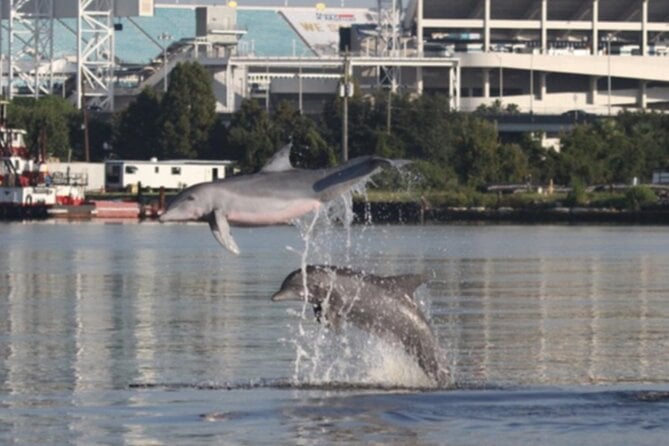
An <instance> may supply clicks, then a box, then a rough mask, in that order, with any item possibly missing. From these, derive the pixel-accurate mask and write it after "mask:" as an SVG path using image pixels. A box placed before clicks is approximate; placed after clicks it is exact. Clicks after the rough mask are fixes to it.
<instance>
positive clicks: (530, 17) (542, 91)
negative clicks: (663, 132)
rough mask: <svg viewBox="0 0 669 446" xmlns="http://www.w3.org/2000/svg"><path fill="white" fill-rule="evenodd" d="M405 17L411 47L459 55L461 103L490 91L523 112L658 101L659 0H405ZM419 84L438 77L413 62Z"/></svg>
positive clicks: (668, 68) (663, 93)
mask: <svg viewBox="0 0 669 446" xmlns="http://www.w3.org/2000/svg"><path fill="white" fill-rule="evenodd" d="M403 25H404V27H405V28H406V29H411V30H412V32H413V34H414V36H415V38H416V42H417V45H416V46H417V48H424V47H425V46H426V45H431V46H434V45H435V44H441V45H443V46H444V48H445V49H447V51H449V52H450V53H451V54H452V55H453V56H454V57H455V58H457V59H458V61H459V66H460V69H461V71H460V76H461V78H460V94H461V98H460V108H461V110H464V111H467V110H474V109H476V108H477V107H478V106H479V105H481V104H490V103H491V102H493V101H494V100H496V99H499V100H501V101H502V103H503V104H517V105H518V106H519V108H520V110H521V111H523V112H533V113H538V114H560V113H564V112H566V111H570V110H584V111H587V112H590V113H596V114H616V113H617V112H618V111H620V110H622V109H630V108H631V109H637V108H642V109H645V108H658V109H662V108H666V106H667V103H668V102H669V53H668V47H669V34H667V33H668V32H669V2H668V1H666V0H475V1H471V2H463V1H458V0H410V1H409V3H408V6H407V10H406V13H405V16H404V20H403ZM418 71H419V73H418V77H419V80H418V82H419V83H423V84H424V88H425V89H426V90H430V89H433V88H435V87H437V88H438V87H439V86H440V85H443V80H442V79H441V78H442V76H440V75H439V73H436V72H434V71H431V70H429V69H423V70H422V73H421V72H420V71H421V70H418Z"/></svg>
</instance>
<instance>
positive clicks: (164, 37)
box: [158, 32, 172, 92]
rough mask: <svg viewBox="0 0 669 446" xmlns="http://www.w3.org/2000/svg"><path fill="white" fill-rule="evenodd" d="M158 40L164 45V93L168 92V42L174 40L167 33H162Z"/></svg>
mask: <svg viewBox="0 0 669 446" xmlns="http://www.w3.org/2000/svg"><path fill="white" fill-rule="evenodd" d="M158 40H160V41H161V42H162V44H163V91H164V92H167V69H168V66H167V42H169V41H170V40H172V35H171V34H170V33H166V32H163V33H160V35H159V36H158Z"/></svg>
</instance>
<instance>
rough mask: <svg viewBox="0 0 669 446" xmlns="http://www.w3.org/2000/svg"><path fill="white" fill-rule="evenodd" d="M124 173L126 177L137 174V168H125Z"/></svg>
mask: <svg viewBox="0 0 669 446" xmlns="http://www.w3.org/2000/svg"><path fill="white" fill-rule="evenodd" d="M125 173H127V174H128V175H132V174H135V173H137V166H125Z"/></svg>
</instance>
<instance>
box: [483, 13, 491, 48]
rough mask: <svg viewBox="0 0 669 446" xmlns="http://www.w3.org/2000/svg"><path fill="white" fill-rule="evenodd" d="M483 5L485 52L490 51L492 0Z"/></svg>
mask: <svg viewBox="0 0 669 446" xmlns="http://www.w3.org/2000/svg"><path fill="white" fill-rule="evenodd" d="M484 2H485V3H484V5H483V52H484V53H487V52H489V51H490V0H484Z"/></svg>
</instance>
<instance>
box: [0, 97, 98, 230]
mask: <svg viewBox="0 0 669 446" xmlns="http://www.w3.org/2000/svg"><path fill="white" fill-rule="evenodd" d="M7 105H8V102H6V101H0V219H26V218H29V219H35V218H47V217H48V216H49V215H50V214H52V213H56V214H63V212H65V214H70V213H71V214H73V215H76V214H85V212H82V211H85V210H86V208H87V207H88V206H91V208H93V207H94V206H92V205H87V204H86V198H85V194H84V187H85V186H86V184H87V182H88V179H87V177H86V175H84V174H71V173H70V172H67V171H66V172H49V171H48V170H47V168H46V164H45V162H44V161H45V154H44V153H40V154H39V155H37V156H32V155H31V154H30V152H29V150H28V148H27V146H26V143H25V139H26V138H25V137H26V131H25V130H24V129H17V128H10V127H9V126H8V125H7ZM70 211H76V212H70Z"/></svg>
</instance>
